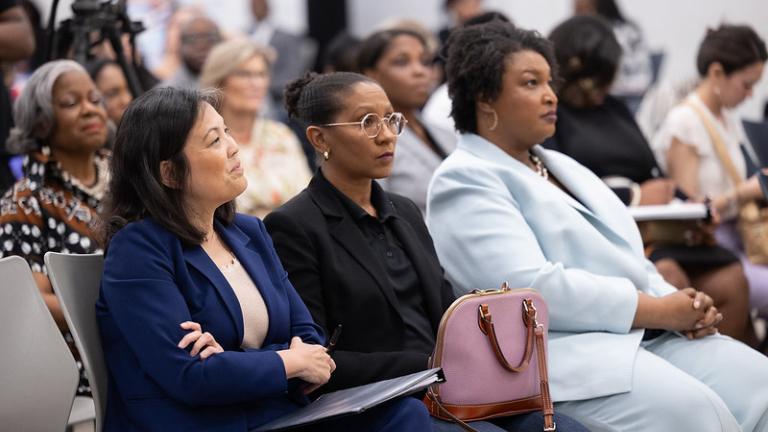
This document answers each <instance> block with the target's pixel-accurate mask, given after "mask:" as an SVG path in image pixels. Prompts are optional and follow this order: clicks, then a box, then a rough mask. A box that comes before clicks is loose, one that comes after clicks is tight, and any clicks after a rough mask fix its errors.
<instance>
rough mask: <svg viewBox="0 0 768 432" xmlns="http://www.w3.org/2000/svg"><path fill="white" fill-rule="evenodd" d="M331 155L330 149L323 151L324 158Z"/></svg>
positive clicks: (326, 158)
mask: <svg viewBox="0 0 768 432" xmlns="http://www.w3.org/2000/svg"><path fill="white" fill-rule="evenodd" d="M329 156H330V152H329V151H328V150H326V151H324V152H323V159H325V160H328V157H329Z"/></svg>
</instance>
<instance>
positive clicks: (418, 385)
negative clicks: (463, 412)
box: [250, 368, 445, 432]
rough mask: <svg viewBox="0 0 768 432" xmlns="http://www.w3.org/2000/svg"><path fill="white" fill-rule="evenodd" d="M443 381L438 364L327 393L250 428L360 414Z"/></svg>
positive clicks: (256, 431)
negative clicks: (429, 367)
mask: <svg viewBox="0 0 768 432" xmlns="http://www.w3.org/2000/svg"><path fill="white" fill-rule="evenodd" d="M443 381H445V377H444V376H443V372H442V370H441V369H440V368H434V369H428V370H425V371H422V372H416V373H413V374H410V375H405V376H401V377H398V378H392V379H388V380H385V381H378V382H375V383H371V384H366V385H362V386H359V387H352V388H348V389H344V390H338V391H335V392H332V393H326V394H324V395H322V396H320V397H319V398H317V399H316V400H315V401H314V402H312V403H311V404H309V405H307V406H305V407H302V408H299V409H298V410H296V411H294V412H292V413H290V414H288V415H285V416H283V417H280V418H277V419H275V420H272V421H271V422H269V423H267V424H264V425H262V426H259V427H258V428H256V429H252V430H251V431H250V432H262V431H275V430H284V429H291V428H294V427H298V426H306V425H308V424H312V423H316V422H319V421H322V420H328V419H331V418H334V417H340V416H344V415H351V414H359V413H361V412H363V411H365V410H367V409H370V408H373V407H375V406H377V405H380V404H383V403H384V402H387V401H390V400H392V399H396V398H399V397H402V396H406V395H410V394H413V393H416V392H419V391H421V390H424V389H426V388H427V387H429V386H430V385H432V384H435V383H439V382H443Z"/></svg>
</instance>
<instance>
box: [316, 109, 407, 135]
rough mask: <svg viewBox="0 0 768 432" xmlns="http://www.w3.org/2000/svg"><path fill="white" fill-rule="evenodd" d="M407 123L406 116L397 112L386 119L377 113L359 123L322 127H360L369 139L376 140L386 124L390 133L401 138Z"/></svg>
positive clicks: (369, 115) (334, 124)
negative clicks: (382, 126)
mask: <svg viewBox="0 0 768 432" xmlns="http://www.w3.org/2000/svg"><path fill="white" fill-rule="evenodd" d="M407 123H408V120H406V119H405V116H404V115H402V114H401V113H399V112H395V113H392V114H390V115H388V116H385V117H380V116H379V115H378V114H375V113H368V114H366V115H365V117H363V119H362V120H360V121H359V122H345V123H328V124H324V125H322V126H325V127H332V126H355V125H358V126H360V129H361V130H362V131H363V133H364V134H365V135H366V136H367V137H368V138H376V137H377V136H379V132H381V125H382V124H385V125H386V126H387V128H388V129H389V131H390V132H392V133H393V134H395V135H396V136H400V135H401V134H402V133H403V130H405V125H406V124H407Z"/></svg>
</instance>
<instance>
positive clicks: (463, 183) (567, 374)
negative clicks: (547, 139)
mask: <svg viewBox="0 0 768 432" xmlns="http://www.w3.org/2000/svg"><path fill="white" fill-rule="evenodd" d="M533 151H534V153H535V154H537V155H538V156H539V157H540V158H541V159H542V161H543V162H544V164H545V165H546V166H547V168H548V169H549V171H550V173H552V175H554V177H556V178H557V179H558V180H559V181H560V182H561V183H562V184H563V186H565V188H567V189H568V190H569V191H570V192H571V193H572V194H573V196H574V197H576V199H574V198H573V197H571V196H570V195H569V194H567V193H565V192H563V191H562V190H561V189H559V188H558V187H556V186H554V185H553V184H551V183H550V182H548V181H546V180H544V179H543V178H542V177H540V176H539V175H537V174H536V173H535V172H534V171H532V170H531V169H530V168H528V167H527V166H525V165H524V164H522V163H521V162H519V161H518V160H516V159H514V158H512V157H511V156H509V155H508V154H506V153H505V152H504V151H502V150H501V149H500V148H498V147H497V146H496V145H494V144H492V143H491V142H489V141H487V140H485V139H483V138H481V137H480V136H478V135H474V134H465V135H462V136H461V138H460V139H459V144H458V149H457V150H456V151H455V152H454V153H453V154H451V155H450V156H449V157H448V158H447V159H446V160H445V162H444V163H443V164H442V165H441V166H440V167H439V168H438V170H437V171H436V172H435V175H434V177H433V178H432V181H431V183H430V187H429V198H428V207H427V225H428V227H429V231H430V232H431V234H432V237H433V238H434V241H435V247H436V248H437V253H438V256H439V258H440V262H441V263H442V265H443V266H444V267H445V270H446V274H447V275H448V278H449V279H450V281H451V282H452V283H453V286H454V289H455V290H456V292H457V294H464V293H466V292H468V291H470V290H472V289H475V288H494V287H498V286H499V285H500V284H501V282H502V281H508V282H509V284H510V286H511V287H533V288H535V289H537V290H539V291H540V292H541V293H542V295H543V296H544V299H545V300H546V302H547V305H548V307H549V319H550V333H549V345H548V351H549V371H550V375H549V377H550V386H551V392H552V397H553V399H554V400H555V401H558V402H559V401H569V400H581V399H591V398H595V397H600V396H607V395H612V394H617V393H623V392H628V391H630V390H631V388H632V384H631V383H632V373H633V365H634V360H635V354H636V352H637V349H638V346H639V344H640V342H641V340H642V336H643V330H632V329H631V327H632V321H633V319H634V316H635V311H636V309H637V291H642V292H645V293H648V294H650V295H654V296H663V295H666V294H669V293H672V292H674V291H675V288H674V287H672V286H671V285H669V284H667V283H666V282H664V280H663V279H662V277H661V276H660V275H659V273H658V272H656V269H655V267H654V265H653V264H652V263H651V262H650V261H648V260H647V259H646V258H645V255H644V254H643V244H642V241H641V239H640V234H639V232H638V230H637V226H636V224H635V222H634V220H633V219H632V217H631V216H630V215H629V213H628V212H627V209H626V207H625V206H624V204H622V202H621V201H619V199H618V198H617V197H616V195H614V193H613V192H612V191H611V190H610V189H608V188H607V187H606V186H605V184H604V183H603V182H602V181H601V180H600V179H599V178H597V177H596V176H595V175H594V174H592V172H591V171H589V170H588V169H587V168H585V167H583V166H582V165H580V164H579V163H578V162H576V161H574V160H573V159H571V158H569V157H568V156H565V155H563V154H561V153H558V152H554V151H551V150H546V149H544V148H542V147H541V146H536V147H535V148H534V149H533Z"/></svg>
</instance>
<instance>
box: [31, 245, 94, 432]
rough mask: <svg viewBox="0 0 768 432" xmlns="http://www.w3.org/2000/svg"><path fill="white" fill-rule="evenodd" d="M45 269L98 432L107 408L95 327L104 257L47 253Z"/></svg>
mask: <svg viewBox="0 0 768 432" xmlns="http://www.w3.org/2000/svg"><path fill="white" fill-rule="evenodd" d="M45 266H46V268H47V269H48V277H49V279H50V280H51V285H53V290H54V292H56V296H57V297H58V298H59V302H60V303H61V309H62V311H63V312H64V318H65V319H66V320H67V325H69V330H70V331H71V332H72V336H73V337H74V339H75V345H76V346H77V350H78V351H79V352H80V356H81V358H82V362H83V365H84V366H85V372H86V375H87V376H88V382H89V384H90V385H91V393H92V394H93V403H94V405H95V411H96V412H95V416H96V430H97V431H100V430H101V427H102V424H103V422H104V411H105V409H106V406H107V366H106V364H105V363H104V352H103V350H102V348H101V339H100V336H99V327H98V325H97V323H96V308H95V305H96V300H97V299H98V297H99V285H100V282H101V270H102V268H103V267H104V257H103V256H102V255H101V254H83V255H70V254H62V253H56V252H48V253H46V254H45ZM73 414H74V413H73Z"/></svg>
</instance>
